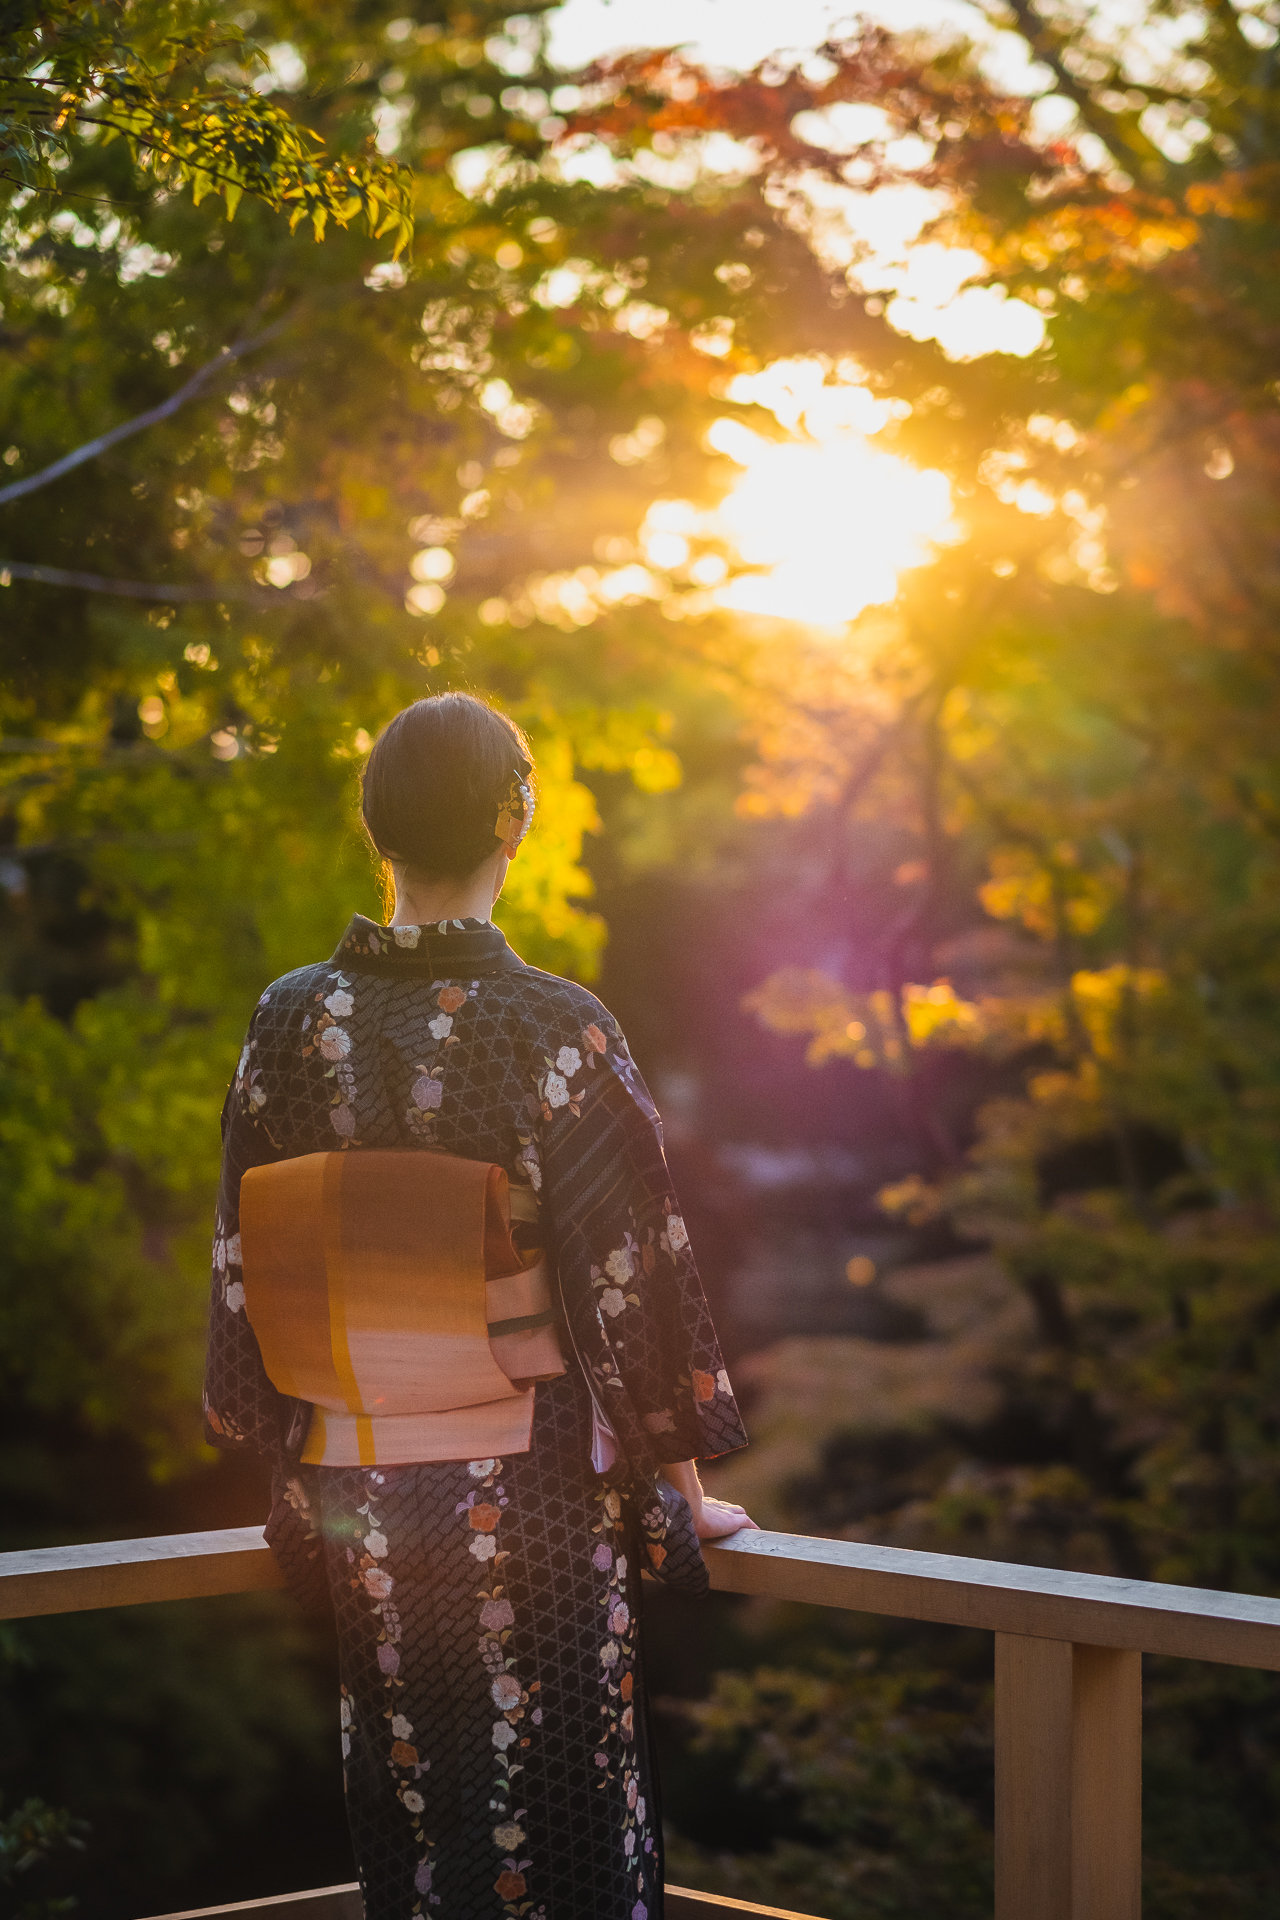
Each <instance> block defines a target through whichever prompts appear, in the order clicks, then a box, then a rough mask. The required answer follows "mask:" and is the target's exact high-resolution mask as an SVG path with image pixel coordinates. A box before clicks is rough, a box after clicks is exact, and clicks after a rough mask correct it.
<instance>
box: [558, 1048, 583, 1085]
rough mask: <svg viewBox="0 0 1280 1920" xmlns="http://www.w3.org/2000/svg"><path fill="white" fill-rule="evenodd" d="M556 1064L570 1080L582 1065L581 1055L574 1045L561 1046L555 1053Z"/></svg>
mask: <svg viewBox="0 0 1280 1920" xmlns="http://www.w3.org/2000/svg"><path fill="white" fill-rule="evenodd" d="M556 1066H557V1068H558V1069H559V1071H560V1072H561V1073H562V1074H564V1076H565V1078H566V1079H567V1080H572V1078H573V1076H574V1074H575V1073H577V1072H578V1071H579V1070H580V1069H581V1066H582V1055H581V1054H580V1053H579V1052H578V1049H577V1048H576V1047H561V1049H560V1051H559V1053H558V1054H557V1055H556Z"/></svg>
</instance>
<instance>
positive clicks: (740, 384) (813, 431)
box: [704, 361, 959, 627]
mask: <svg viewBox="0 0 1280 1920" xmlns="http://www.w3.org/2000/svg"><path fill="white" fill-rule="evenodd" d="M729 393H730V397H731V398H732V399H735V400H754V401H756V402H758V403H759V404H761V405H764V406H767V407H769V409H770V411H771V412H773V413H774V414H775V416H776V417H777V419H778V420H779V422H780V424H782V425H783V426H786V427H788V428H791V429H792V430H793V431H797V430H799V431H800V432H802V433H803V436H804V437H802V438H801V437H797V438H796V439H794V440H790V441H783V442H778V441H775V440H771V439H766V438H765V437H764V436H763V435H761V434H758V433H753V432H752V431H751V429H750V428H749V427H746V426H744V425H743V424H742V422H741V421H737V420H728V419H725V420H718V421H716V423H715V424H714V426H713V427H712V428H711V431H710V433H709V435H708V440H709V443H710V444H711V445H712V446H713V447H714V448H715V449H716V451H717V452H720V453H725V454H727V455H728V456H729V458H730V459H731V460H734V461H735V462H736V463H737V464H738V465H739V466H740V467H741V468H742V473H741V477H740V478H739V479H738V481H737V482H736V484H735V485H734V486H733V487H732V488H731V489H730V491H729V493H728V494H727V495H726V496H725V498H724V500H723V501H722V502H721V504H720V506H719V507H718V508H717V509H716V511H715V513H714V514H712V515H710V516H708V518H707V520H706V522H705V523H704V524H705V526H706V530H707V531H708V532H713V533H717V534H718V535H719V536H720V538H722V539H724V540H725V541H726V542H727V543H728V544H729V545H730V546H731V547H733V548H734V549H735V550H736V552H737V553H738V554H739V555H740V556H741V558H742V560H743V561H745V562H746V564H747V565H748V566H750V567H753V568H756V569H759V571H757V572H753V573H751V574H747V575H743V576H740V577H739V578H738V579H736V580H731V581H729V582H728V583H727V584H726V585H724V586H723V587H721V588H720V589H719V590H718V592H717V595H716V598H717V600H718V601H719V603H720V604H721V605H722V606H726V607H732V608H734V609H736V610H737V611H739V612H743V613H754V614H764V615H768V616H770V617H772V618H774V619H781V620H796V621H801V622H803V623H804V624H806V625H808V626H815V627H842V626H843V625H844V624H845V622H846V621H849V620H853V619H855V618H856V617H857V615H858V614H860V613H861V612H862V611H863V610H864V609H865V608H867V607H871V606H881V605H884V604H886V603H887V602H889V601H891V600H893V599H894V598H895V596H896V594H897V591H898V580H899V576H900V575H901V574H902V573H903V572H905V571H906V570H907V569H908V568H910V567H918V566H921V565H923V564H925V563H926V562H927V561H928V560H929V559H931V558H932V556H933V554H934V552H935V551H936V549H937V547H938V546H940V545H943V544H947V543H950V542H952V541H954V540H955V539H957V538H958V537H959V529H958V527H957V526H956V523H955V521H954V520H953V518H952V512H951V488H950V484H949V482H948V480H947V478H946V475H945V474H943V473H939V472H938V471H937V470H936V469H928V470H923V471H922V470H921V469H919V468H917V467H913V466H911V465H910V463H909V462H908V461H906V460H903V459H900V458H898V457H897V456H896V455H894V454H891V453H886V452H882V451H881V450H880V449H879V448H878V447H875V446H874V445H873V444H872V441H871V436H872V435H874V434H875V433H877V432H879V431H880V429H881V428H882V427H883V426H884V425H885V424H886V423H887V421H888V420H889V419H890V417H891V416H892V413H893V411H894V407H893V403H892V402H885V401H881V400H877V399H876V398H875V397H874V395H872V394H871V393H869V392H868V391H867V389H866V388H865V387H863V386H859V385H854V384H849V383H847V382H845V383H836V384H831V383H829V382H828V380H827V377H826V373H825V370H824V368H823V367H822V365H821V363H820V362H817V361H791V362H778V363H777V364H775V365H774V366H773V367H769V368H766V369H765V371H764V372H763V373H761V374H756V375H750V376H743V377H740V378H739V379H737V380H735V381H734V382H733V384H732V386H731V387H730V389H729Z"/></svg>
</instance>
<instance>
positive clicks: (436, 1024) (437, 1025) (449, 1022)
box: [427, 1013, 453, 1040]
mask: <svg viewBox="0 0 1280 1920" xmlns="http://www.w3.org/2000/svg"><path fill="white" fill-rule="evenodd" d="M427 1031H428V1033H432V1034H434V1035H435V1037H436V1039H437V1040H446V1039H447V1038H448V1037H449V1035H450V1034H451V1033H452V1032H453V1015H452V1014H451V1013H438V1014H437V1015H436V1017H435V1019H434V1020H428V1022H427Z"/></svg>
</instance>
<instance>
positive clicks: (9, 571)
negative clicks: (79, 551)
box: [0, 560, 285, 603]
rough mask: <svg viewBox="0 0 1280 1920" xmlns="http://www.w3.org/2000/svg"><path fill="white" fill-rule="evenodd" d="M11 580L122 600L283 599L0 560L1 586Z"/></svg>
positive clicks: (262, 591) (253, 590) (248, 590)
mask: <svg viewBox="0 0 1280 1920" xmlns="http://www.w3.org/2000/svg"><path fill="white" fill-rule="evenodd" d="M10 580H36V581H39V582H40V583H41V585H43V586H46V587H83V588H84V590H85V592H86V593H116V594H119V595H120V597H121V598H122V599H124V600H168V601H179V600H255V601H259V602H262V603H266V602H268V601H270V602H274V601H276V600H277V599H279V598H283V597H285V596H282V595H281V594H279V592H278V591H277V592H275V593H269V592H268V591H267V590H266V588H265V587H234V586H227V587H221V586H211V585H202V584H200V583H199V582H198V581H192V582H188V581H175V582H173V583H172V584H170V585H169V586H166V585H165V584H164V582H163V581H159V582H157V581H155V580H117V579H116V578H115V577H114V575H112V574H107V573H79V572H77V571H74V570H73V569H72V568H70V567H43V566H36V565H34V564H33V563H32V562H30V561H27V560H0V586H8V584H9V581H10Z"/></svg>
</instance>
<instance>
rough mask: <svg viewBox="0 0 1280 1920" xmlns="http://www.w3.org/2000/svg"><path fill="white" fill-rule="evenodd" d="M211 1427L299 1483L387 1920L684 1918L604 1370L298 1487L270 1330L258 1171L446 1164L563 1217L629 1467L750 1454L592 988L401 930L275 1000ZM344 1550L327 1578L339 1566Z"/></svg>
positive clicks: (464, 937) (295, 1440) (471, 935)
mask: <svg viewBox="0 0 1280 1920" xmlns="http://www.w3.org/2000/svg"><path fill="white" fill-rule="evenodd" d="M223 1137H224V1161H223V1175H222V1183H221V1188H220V1194H219V1206H218V1220H217V1227H216V1232H215V1240H214V1278H213V1300H212V1309H211V1323H210V1345H209V1367H208V1376H207V1382H206V1400H205V1408H206V1420H207V1423H208V1429H209V1433H210V1437H211V1438H212V1439H214V1440H215V1441H216V1442H218V1443H220V1444H223V1445H250V1446H253V1447H255V1448H257V1449H258V1450H260V1451H262V1452H264V1453H266V1454H267V1455H268V1456H270V1457H271V1458H272V1460H273V1462H274V1463H275V1466H276V1490H277V1495H278V1497H277V1498H276V1500H275V1502H274V1505H273V1510H272V1514H271V1518H270V1522H269V1525H268V1534H269V1537H270V1538H271V1540H272V1544H273V1546H274V1548H275V1550H276V1552H277V1553H278V1555H279V1556H280V1558H281V1560H282V1563H283V1564H284V1565H285V1567H286V1570H287V1571H288V1572H289V1574H290V1577H291V1579H292V1581H293V1583H294V1585H295V1588H296V1590H297V1591H298V1593H299V1597H301V1598H304V1599H305V1598H309V1599H311V1600H312V1601H315V1600H316V1599H317V1598H318V1596H319V1595H320V1594H321V1593H323V1592H324V1591H325V1589H327V1592H328V1595H329V1598H330V1601H331V1603H332V1605H333V1608H334V1611H335V1614H336V1618H337V1623H338V1633H339V1645H340V1650H341V1654H340V1657H341V1668H342V1688H343V1692H342V1720H343V1744H344V1749H345V1750H346V1755H347V1760H346V1764H347V1803H348V1813H349V1817H350V1820H351V1827H352V1834H353V1839H354V1842H355V1849H356V1857H357V1864H358V1867H359V1871H360V1876H361V1884H362V1886H363V1888H364V1894H365V1904H366V1913H367V1916H368V1920H408V1917H409V1916H413V1915H431V1914H433V1913H435V1914H438V1915H439V1916H440V1920H656V1916H660V1914H661V1910H662V1893H661V1857H660V1846H661V1841H660V1828H659V1824H658V1820H657V1813H656V1783H655V1780H654V1776H653V1765H652V1756H651V1750H650V1743H649V1739H648V1728H647V1722H646V1718H645V1709H644V1688H643V1684H642V1667H641V1663H640V1658H639V1653H638V1650H637V1642H636V1609H637V1604H638V1599H639V1569H638V1566H637V1565H636V1564H635V1559H636V1555H635V1550H634V1548H632V1549H631V1550H629V1539H630V1538H631V1537H633V1536H631V1535H630V1534H629V1532H628V1529H627V1526H626V1516H625V1515H624V1513H623V1510H622V1502H621V1500H620V1498H619V1494H618V1492H617V1489H616V1488H614V1487H612V1486H610V1485H608V1484H606V1483H605V1482H604V1481H602V1480H601V1479H600V1478H599V1476H598V1475H597V1474H596V1473H595V1472H594V1471H593V1470H592V1468H591V1465H590V1458H589V1455H590V1446H591V1394H590V1392H589V1390H588V1387H587V1383H586V1379H585V1378H584V1375H583V1373H582V1371H581V1369H580V1368H579V1367H578V1366H571V1367H570V1369H569V1371H568V1373H567V1374H565V1375H564V1376H563V1377H562V1378H561V1379H558V1380H553V1381H549V1382H544V1383H542V1384H541V1385H540V1386H539V1387H538V1389H537V1401H536V1412H535V1420H534V1434H533V1446H532V1448H531V1450H530V1451H529V1452H528V1453H526V1454H519V1455H515V1456H511V1457H509V1458H507V1459H505V1460H489V1461H473V1462H470V1463H465V1462H464V1463H457V1464H447V1465H440V1464H437V1465H430V1466H406V1467H386V1468H382V1469H377V1468H326V1467H298V1466H296V1464H294V1463H295V1462H296V1458H297V1454H298V1452H299V1450H300V1448H301V1445H302V1440H303V1437H304V1434H305V1427H306V1419H307V1410H306V1408H305V1407H301V1406H299V1404H298V1403H296V1402H292V1401H289V1400H287V1399H285V1398H284V1397H283V1396H281V1395H280V1394H278V1393H276V1391H275V1390H274V1389H273V1388H272V1386H271V1384H270V1382H269V1381H268V1380H267V1377H266V1374H265V1372H264V1370H263V1367H262V1361H261V1358H260V1356H259V1354H258V1350H257V1344H256V1342H255V1340H254V1337H253V1333H252V1330H251V1328H250V1327H249V1325H248V1322H247V1320H246V1317H245V1314H244V1295H243V1283H242V1280H241V1277H240V1266H239V1240H238V1211H237V1207H238V1194H239V1185H240V1179H241V1176H242V1174H243V1173H244V1171H245V1170H246V1168H248V1167H250V1166H258V1165H263V1164H265V1163H267V1162H268V1161H271V1160H275V1159H281V1158H286V1157H292V1156H294V1155H298V1154H304V1153H312V1152H316V1151H322V1150H326V1149H333V1148H335V1147H339V1148H348V1149H354V1150H358V1149H360V1148H361V1147H404V1146H415V1145H416V1146H420V1147H423V1148H428V1149H429V1148H438V1149H443V1150H445V1151H447V1152H451V1153H456V1154H461V1155H464V1156H467V1157H470V1158H474V1159H478V1160H490V1161H495V1162H497V1163H498V1164H500V1165H502V1166H504V1167H505V1168H506V1170H507V1172H508V1174H509V1176H510V1178H511V1180H512V1183H513V1186H515V1185H521V1186H523V1187H525V1188H526V1189H532V1190H533V1192H534V1193H535V1194H536V1195H537V1196H538V1198H539V1201H540V1212H541V1220H540V1223H539V1226H538V1228H537V1232H538V1233H539V1234H540V1235H542V1236H545V1238H546V1240H547V1243H548V1245H549V1248H550V1251H551V1254H552V1256H553V1259H554V1262H555V1266H556V1269H557V1272H558V1275H559V1284H560V1292H561V1299H562V1306H563V1311H564V1313H565V1316H566V1318H567V1320H568V1322H569V1325H570V1326H571V1328H572V1332H573V1340H574V1344H575V1346H576V1348H577V1352H578V1354H579V1356H580V1357H581V1361H582V1363H583V1365H585V1367H586V1368H587V1369H588V1370H589V1372H590V1375H591V1379H592V1383H593V1386H594V1390H595V1393H596V1396H597V1398H598V1400H599V1402H600V1403H601V1404H602V1405H603V1407H604V1408H605V1409H606V1411H607V1414H608V1418H609V1422H610V1424H611V1425H612V1427H613V1428H614V1430H615V1432H616V1434H617V1436H618V1439H619V1442H620V1445H621V1448H622V1454H623V1464H624V1465H625V1466H629V1467H631V1468H633V1469H634V1470H635V1471H636V1472H637V1473H638V1474H639V1475H641V1476H643V1475H644V1474H645V1473H647V1472H648V1471H650V1470H651V1469H652V1467H653V1466H654V1465H655V1464H656V1463H658V1462H660V1461H663V1460H681V1459H688V1458H691V1457H703V1458H705V1457H708V1456H711V1455H715V1454H719V1453H725V1452H729V1451H731V1450H733V1449H734V1448H736V1447H740V1446H742V1445H744V1444H745V1435H744V1433H743V1431H742V1426H741V1422H740V1420H739V1418H738V1412H737V1408H736V1405H735V1403H734V1400H733V1396H732V1392H731V1390H730V1386H729V1381H728V1377H727V1375H726V1373H725V1371H724V1367H723V1364H722V1362H721V1358H720V1354H719V1350H718V1348H717V1346H716V1341H715V1335H714V1331H713V1329H712V1326H711V1323H710V1318H709V1315H708V1313H707V1308H706V1302H705V1300H704V1298H703V1294H702V1289H701V1286H700V1284H699V1282H698V1277H697V1272H696V1269H695V1267H694V1264H693V1260H692V1257H691V1255H690V1251H689V1246H688V1237H687V1235H686V1233H685V1229H684V1224H683V1221H682V1220H681V1218H680V1214H679V1210H678V1207H677V1205H676V1201H675V1198H674V1195H673V1193H672V1189H671V1182H670V1177H669V1174H668V1172H667V1167H666V1161H665V1158H664V1156H663V1151H662V1140H661V1127H660V1123H659V1120H658V1116H657V1113H656V1111H655V1109H654V1106H653V1102H652V1100H651V1099H650V1097H649V1094H648V1092H647V1090H646V1088H645V1086H644V1083H643V1081H642V1080H641V1078H640V1076H639V1074H638V1072H637V1071H636V1068H635V1065H634V1063H633V1062H632V1060H631V1057H630V1054H629V1053H628V1051H627V1047H626V1043H625V1041H624V1040H623V1038H622V1035H621V1034H620V1033H619V1031H618V1029H617V1026H616V1024H615V1023H614V1021H613V1020H612V1019H611V1017H610V1016H609V1014H608V1013H607V1012H606V1011H605V1009H604V1008H603V1007H602V1006H601V1005H600V1002H599V1001H598V1000H596V999H595V998H594V996H593V995H591V994H589V993H587V992H586V991H585V990H584V989H583V988H581V987H578V986H576V985H574V984H573V983H571V982H569V981H565V980H560V979H557V978H556V977H555V976H553V975H549V974H545V973H541V972H538V971H537V970H535V969H533V968H528V967H525V966H524V965H523V964H522V963H521V962H520V961H519V960H517V959H516V957H515V956H514V955H513V954H512V953H511V951H510V949H509V948H508V947H507V945H506V942H505V941H504V940H503V938H502V935H501V934H500V933H499V932H497V930H496V929H495V928H493V927H491V926H489V925H488V924H487V923H485V922H478V921H456V922H449V923H447V925H445V926H442V927H440V928H417V927H397V928H380V927H377V926H375V925H374V924H373V923H372V922H371V921H368V920H364V919H362V918H360V917H357V918H356V919H355V920H353V922H352V924H351V926H350V927H349V928H348V930H347V933H346V935H345V936H344V938H343V941H342V943H341V944H340V946H339V948H338V951H337V953H336V954H335V955H334V957H333V959H332V960H331V961H328V962H326V963H324V964H322V965H318V966H313V967H307V968H303V969H302V970H300V971H299V972H297V973H293V974H289V975H287V976H286V977H285V978H284V979H283V980H280V981H277V982H276V983H275V985H274V986H272V987H269V988H268V989H267V991H266V993H264V994H263V996H262V1000H261V1001H260V1003H259V1006H258V1009H257V1011H256V1013H255V1015H254V1018H253V1022H252V1024H251V1027H250V1031H249V1037H248V1040H247V1042H246V1045H245V1050H244V1053H243V1055H242V1057H241V1062H240V1067H239V1071H238V1073H237V1076H236V1080H235V1082H234V1084H233V1086H232V1089H231V1091H230V1093H229V1094H228V1098H227V1104H226V1108H225V1110H224V1116H223ZM321 1550H322V1554H323V1565H321V1558H320V1555H321Z"/></svg>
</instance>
